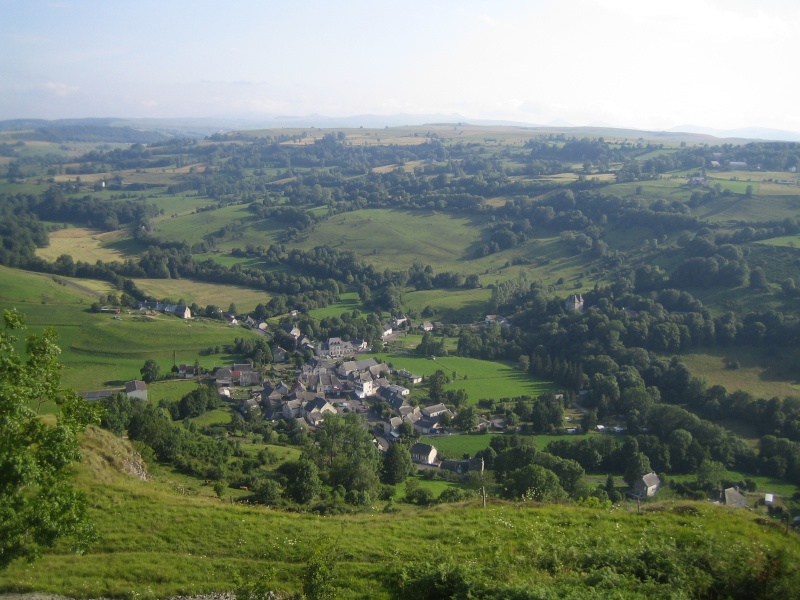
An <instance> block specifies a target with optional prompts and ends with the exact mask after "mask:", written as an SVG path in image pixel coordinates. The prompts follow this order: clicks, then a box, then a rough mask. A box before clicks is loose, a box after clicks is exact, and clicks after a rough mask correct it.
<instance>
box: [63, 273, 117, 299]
mask: <svg viewBox="0 0 800 600" xmlns="http://www.w3.org/2000/svg"><path fill="white" fill-rule="evenodd" d="M58 281H59V283H63V284H64V285H68V286H70V287H74V288H76V289H78V290H80V291H82V292H86V293H87V294H90V295H91V296H94V297H95V298H98V299H101V300H102V299H103V298H105V297H106V294H104V293H103V292H97V291H95V290H93V289H91V288H88V287H86V286H85V285H81V284H80V283H75V282H74V281H70V280H69V279H62V278H61V277H59V278H58Z"/></svg>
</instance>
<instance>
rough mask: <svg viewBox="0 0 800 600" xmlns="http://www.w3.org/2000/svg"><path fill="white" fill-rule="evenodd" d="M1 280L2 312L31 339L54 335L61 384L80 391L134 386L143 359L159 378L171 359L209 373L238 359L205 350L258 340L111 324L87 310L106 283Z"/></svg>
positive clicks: (174, 325)
mask: <svg viewBox="0 0 800 600" xmlns="http://www.w3.org/2000/svg"><path fill="white" fill-rule="evenodd" d="M0 278H2V281H3V286H2V288H0V308H3V309H12V308H16V309H17V310H19V311H20V312H22V313H24V314H25V315H26V323H27V325H28V328H29V330H30V331H31V332H40V331H41V330H42V329H44V328H45V327H48V326H53V327H55V328H56V331H57V332H58V335H59V346H60V348H61V363H62V365H63V367H64V369H63V375H62V383H63V385H64V386H65V387H68V388H72V389H75V390H79V391H88V390H94V389H103V388H106V387H116V386H118V385H120V384H121V383H122V382H124V381H128V380H131V379H135V378H139V377H141V374H140V372H139V369H140V368H141V367H142V365H143V364H144V361H145V360H146V359H148V358H152V359H154V360H156V361H157V362H158V363H159V366H160V367H161V372H162V374H164V373H166V372H167V371H169V369H170V368H171V367H172V364H173V356H174V357H175V360H176V361H177V362H178V363H182V362H184V363H189V364H191V363H194V361H195V360H198V361H199V362H200V364H201V365H202V366H203V367H205V368H207V369H212V368H214V367H215V366H222V365H225V364H229V363H232V362H233V361H234V360H235V359H236V358H237V357H235V356H230V355H226V354H212V355H207V354H206V353H205V350H206V349H207V348H209V347H215V346H224V345H227V344H232V343H233V340H234V338H236V337H250V336H253V337H254V336H255V335H256V334H255V333H252V332H250V331H247V330H246V329H242V328H240V327H235V328H231V327H229V326H228V325H227V324H226V323H222V322H217V321H209V320H205V319H199V320H192V321H183V320H181V319H178V318H177V317H173V316H169V315H160V314H159V315H156V316H150V317H142V316H140V315H139V314H138V312H136V311H132V312H131V313H130V314H127V313H125V312H123V313H122V314H121V315H119V319H114V318H112V316H111V315H109V314H103V313H100V314H95V313H91V312H89V307H90V306H91V304H92V303H93V302H95V301H96V299H97V297H96V295H95V292H94V290H96V289H97V288H103V287H104V286H107V285H108V284H106V283H105V282H96V281H92V280H81V279H72V278H66V277H57V278H53V277H52V276H49V275H43V274H38V273H28V272H25V271H19V270H16V269H8V268H6V267H0ZM58 282H62V283H58ZM226 308H227V306H226ZM23 335H24V334H23Z"/></svg>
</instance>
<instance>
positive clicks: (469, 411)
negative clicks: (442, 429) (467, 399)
mask: <svg viewBox="0 0 800 600" xmlns="http://www.w3.org/2000/svg"><path fill="white" fill-rule="evenodd" d="M453 425H455V426H456V427H458V428H459V429H460V430H461V431H472V430H473V429H474V428H475V427H477V425H478V411H477V410H475V407H474V406H465V407H464V408H462V409H461V410H460V411H458V414H457V415H456V418H455V419H453Z"/></svg>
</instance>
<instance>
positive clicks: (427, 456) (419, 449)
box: [411, 442, 439, 465]
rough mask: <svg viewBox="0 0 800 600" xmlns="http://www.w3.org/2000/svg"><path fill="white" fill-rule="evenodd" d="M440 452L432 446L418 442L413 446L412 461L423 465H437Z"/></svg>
mask: <svg viewBox="0 0 800 600" xmlns="http://www.w3.org/2000/svg"><path fill="white" fill-rule="evenodd" d="M438 454H439V452H438V450H436V447H434V446H432V445H431V444H423V443H422V442H417V443H415V444H414V445H413V446H411V460H413V461H414V462H415V463H420V464H423V465H435V464H436V457H437V456H438Z"/></svg>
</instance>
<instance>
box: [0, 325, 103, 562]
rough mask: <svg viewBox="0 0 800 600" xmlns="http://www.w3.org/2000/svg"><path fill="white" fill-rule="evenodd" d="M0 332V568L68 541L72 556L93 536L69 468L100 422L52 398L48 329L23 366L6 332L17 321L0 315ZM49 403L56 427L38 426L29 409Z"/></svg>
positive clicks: (54, 383) (91, 409)
mask: <svg viewBox="0 0 800 600" xmlns="http://www.w3.org/2000/svg"><path fill="white" fill-rule="evenodd" d="M3 317H4V329H3V330H2V331H1V332H0V423H2V435H0V569H4V568H6V567H8V565H9V564H10V563H11V562H12V561H13V560H15V559H17V558H25V559H28V560H32V559H34V558H36V557H37V556H38V555H39V553H40V552H41V550H42V549H44V548H51V547H52V546H53V545H55V543H56V542H57V541H58V540H59V539H62V538H64V539H67V540H69V541H70V542H71V543H72V545H73V546H74V547H75V549H76V550H78V551H83V550H85V548H86V546H87V545H88V544H89V542H91V541H92V540H93V539H94V537H95V533H94V528H93V527H92V525H91V523H90V522H89V519H88V515H87V512H86V498H85V496H84V495H83V494H82V493H81V492H78V491H77V490H75V489H73V487H72V485H71V484H70V480H69V477H70V466H71V464H72V463H74V462H76V461H78V460H79V459H80V452H79V447H78V435H79V434H80V432H81V431H83V429H84V428H85V427H86V425H88V424H99V423H100V410H99V407H98V406H96V405H92V404H90V403H88V402H86V401H84V400H83V399H82V398H80V397H79V396H77V395H76V394H75V393H74V392H66V393H65V394H64V395H63V396H62V397H59V385H60V365H59V363H58V355H59V353H60V350H59V348H58V346H57V345H56V341H57V337H58V336H57V334H56V332H55V330H54V329H52V328H48V329H46V330H45V331H44V332H43V333H42V334H41V335H31V336H29V337H28V339H27V347H26V352H27V355H28V360H27V361H26V362H23V361H22V358H21V357H20V355H19V354H18V353H17V352H16V350H15V347H14V342H15V337H14V336H13V335H12V334H11V332H12V331H13V330H15V329H21V328H23V327H24V324H25V319H24V316H23V315H22V314H20V313H18V312H16V311H4V314H3ZM42 399H48V400H55V401H56V402H57V403H58V404H59V406H60V412H59V415H58V418H57V421H56V424H55V426H50V425H48V424H46V423H45V422H44V421H42V420H41V419H40V418H39V417H38V416H37V415H36V414H35V412H34V411H33V409H32V408H31V405H33V404H34V403H39V402H41V401H42Z"/></svg>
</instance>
